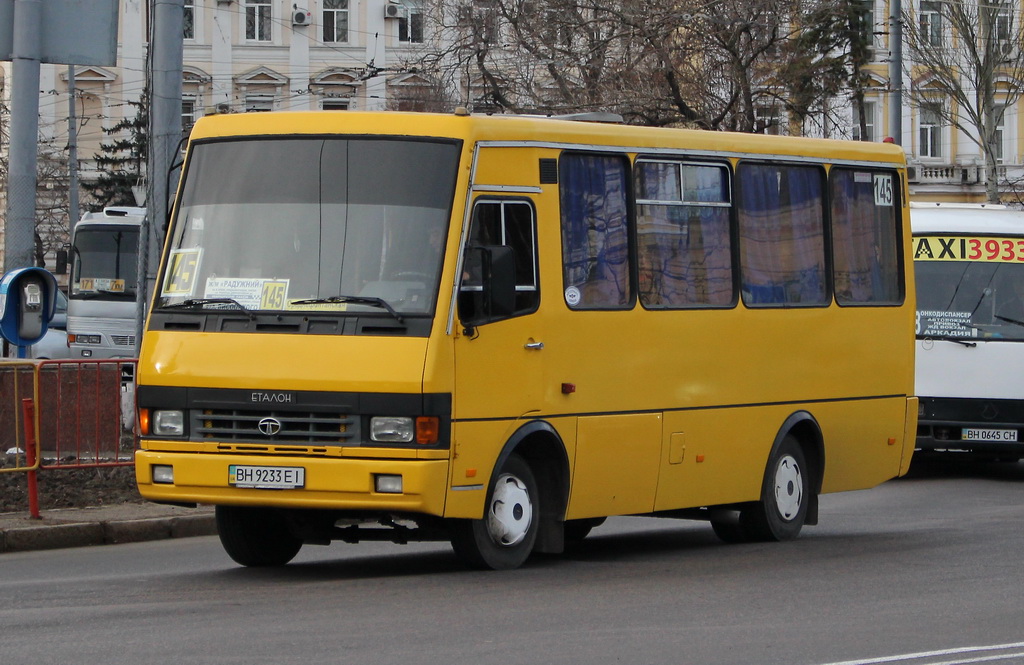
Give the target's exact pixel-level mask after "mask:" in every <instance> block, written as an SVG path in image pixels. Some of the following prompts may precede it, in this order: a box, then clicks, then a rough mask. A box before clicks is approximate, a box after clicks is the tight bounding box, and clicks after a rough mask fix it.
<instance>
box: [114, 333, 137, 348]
mask: <svg viewBox="0 0 1024 665" xmlns="http://www.w3.org/2000/svg"><path fill="white" fill-rule="evenodd" d="M110 341H112V342H113V343H114V345H115V346H135V335H111V336H110Z"/></svg>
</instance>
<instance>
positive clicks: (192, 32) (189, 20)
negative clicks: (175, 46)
mask: <svg viewBox="0 0 1024 665" xmlns="http://www.w3.org/2000/svg"><path fill="white" fill-rule="evenodd" d="M184 19H185V20H184V26H183V28H184V29H183V31H182V37H183V38H184V39H195V38H196V1H195V0H185V17H184Z"/></svg>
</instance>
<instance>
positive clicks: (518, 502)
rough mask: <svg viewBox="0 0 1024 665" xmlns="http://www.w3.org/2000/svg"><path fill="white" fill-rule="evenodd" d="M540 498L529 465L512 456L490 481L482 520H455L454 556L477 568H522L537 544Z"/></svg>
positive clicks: (453, 524) (453, 529)
mask: <svg viewBox="0 0 1024 665" xmlns="http://www.w3.org/2000/svg"><path fill="white" fill-rule="evenodd" d="M539 497H540V495H539V492H538V489H537V481H536V479H535V478H534V475H533V471H532V470H531V469H530V466H529V465H528V464H527V463H526V462H525V461H524V460H523V459H522V458H521V457H519V456H518V455H515V454H513V455H510V456H509V457H508V459H507V460H506V461H505V463H504V465H503V466H502V467H501V469H500V470H499V471H498V472H497V473H495V474H494V475H493V476H492V478H491V484H490V487H488V489H487V503H486V506H485V508H484V517H483V519H479V520H453V523H452V527H451V529H452V533H451V542H452V549H454V550H455V554H456V555H457V556H458V557H459V558H460V559H462V560H463V561H464V562H465V563H467V564H468V565H470V566H472V567H474V568H483V569H491V570H511V569H513V568H518V567H519V566H521V565H522V564H523V562H524V561H526V559H527V557H529V556H530V553H531V552H533V545H534V543H535V542H536V541H537V526H538V522H539V520H540V506H539V504H538V500H539Z"/></svg>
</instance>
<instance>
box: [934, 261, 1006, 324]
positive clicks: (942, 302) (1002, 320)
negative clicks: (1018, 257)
mask: <svg viewBox="0 0 1024 665" xmlns="http://www.w3.org/2000/svg"><path fill="white" fill-rule="evenodd" d="M915 264H916V265H915V270H916V272H917V308H918V312H917V319H918V321H917V336H918V337H932V338H947V339H948V338H954V339H956V338H983V339H989V340H1006V341H1015V342H1017V341H1024V265H1018V264H1014V263H1001V262H995V261H930V260H918V261H915Z"/></svg>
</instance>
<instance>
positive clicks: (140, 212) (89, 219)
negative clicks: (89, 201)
mask: <svg viewBox="0 0 1024 665" xmlns="http://www.w3.org/2000/svg"><path fill="white" fill-rule="evenodd" d="M145 216H146V209H145V208H134V207H131V206H110V207H107V208H104V209H103V210H101V211H100V212H87V213H85V214H84V215H82V219H80V220H79V221H78V223H79V224H82V223H85V224H133V225H135V226H138V225H139V224H140V223H141V222H142V220H143V218H144V217H145Z"/></svg>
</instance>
